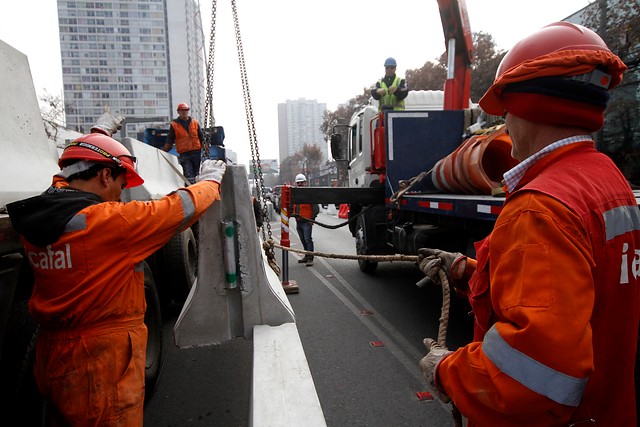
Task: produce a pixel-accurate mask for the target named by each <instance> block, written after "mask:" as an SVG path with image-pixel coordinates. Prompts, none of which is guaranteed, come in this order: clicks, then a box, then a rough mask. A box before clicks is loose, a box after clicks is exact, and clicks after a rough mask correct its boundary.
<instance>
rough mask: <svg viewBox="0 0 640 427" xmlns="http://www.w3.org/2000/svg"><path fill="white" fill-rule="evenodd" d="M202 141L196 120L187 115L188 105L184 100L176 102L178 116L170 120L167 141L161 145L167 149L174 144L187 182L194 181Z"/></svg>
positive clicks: (200, 156)
mask: <svg viewBox="0 0 640 427" xmlns="http://www.w3.org/2000/svg"><path fill="white" fill-rule="evenodd" d="M203 142H204V133H203V132H202V129H201V128H200V124H199V123H198V121H197V120H196V119H194V118H192V117H191V116H189V106H188V105H187V104H185V103H184V102H181V103H180V104H178V117H177V118H176V119H174V120H173V121H172V122H171V126H170V127H169V132H168V133H167V141H166V143H165V145H164V147H163V150H164V151H169V150H171V148H172V147H173V144H175V145H176V151H177V152H178V162H180V165H181V166H182V170H183V172H184V176H185V177H186V178H187V179H188V180H189V182H191V183H193V182H195V176H196V175H197V174H198V170H199V169H200V160H201V158H202V155H201V152H200V150H201V149H202V144H203Z"/></svg>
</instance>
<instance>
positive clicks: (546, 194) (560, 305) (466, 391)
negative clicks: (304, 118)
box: [419, 22, 640, 427]
mask: <svg viewBox="0 0 640 427" xmlns="http://www.w3.org/2000/svg"><path fill="white" fill-rule="evenodd" d="M625 69H626V66H625V65H624V64H623V63H622V61H621V60H620V59H619V58H618V57H617V56H616V55H614V54H613V53H611V51H610V50H609V49H608V48H607V46H606V44H605V43H604V41H603V40H602V39H601V38H600V37H599V36H598V35H597V34H596V33H594V32H593V31H591V30H589V29H587V28H584V27H582V26H579V25H574V24H570V23H566V22H560V23H555V24H551V25H549V26H547V27H544V28H543V29H541V30H539V31H537V32H536V33H534V34H533V35H531V36H529V37H527V38H525V39H523V40H522V41H520V42H519V43H517V44H516V45H515V46H514V47H513V48H512V49H511V51H509V52H508V53H507V55H506V56H505V57H504V59H503V60H502V63H501V64H500V66H499V69H498V72H497V76H496V80H495V82H494V84H493V85H492V86H491V87H490V88H489V90H488V91H487V93H486V94H485V95H484V97H483V98H482V99H481V100H480V106H481V107H482V108H483V110H484V111H485V112H487V113H489V114H492V115H502V116H505V120H506V128H507V130H508V133H509V135H510V137H511V139H512V141H513V149H512V156H513V157H514V158H515V159H517V160H519V161H520V163H519V164H518V165H517V166H516V167H514V168H513V169H511V170H509V171H508V172H506V173H505V174H504V178H505V187H506V190H507V196H506V200H505V204H504V206H503V209H502V212H501V213H500V215H499V217H498V219H497V221H496V223H495V225H494V228H493V231H492V232H491V234H490V236H489V237H487V238H486V239H485V240H483V241H481V242H478V243H476V245H475V248H476V256H477V261H476V260H473V259H471V258H468V257H465V256H464V255H462V254H460V253H449V252H443V251H439V250H436V249H430V248H424V249H420V250H419V254H420V255H419V260H420V261H419V265H420V268H421V269H422V271H423V272H424V273H425V274H426V275H428V276H430V277H432V278H433V279H434V280H435V279H436V274H435V273H436V272H437V271H438V269H439V268H443V269H444V270H445V272H446V273H447V275H448V278H449V281H450V283H453V286H454V288H455V289H456V290H457V291H458V292H461V293H464V294H466V295H467V296H468V297H469V301H470V303H471V306H472V308H473V313H474V316H475V323H474V325H475V327H474V329H475V331H474V332H475V333H474V342H472V343H470V344H468V345H466V346H464V347H462V348H459V349H457V350H456V351H453V352H451V351H449V350H448V349H446V348H445V347H443V346H440V345H438V344H437V343H436V342H434V341H433V340H431V339H426V340H425V345H426V346H427V350H428V353H427V356H426V357H424V358H423V359H422V360H421V362H420V369H421V370H422V372H423V375H424V376H425V378H426V379H427V381H429V382H430V383H431V384H432V386H433V387H434V391H435V392H436V394H437V395H438V396H439V397H440V398H441V399H442V400H443V401H445V402H448V401H449V400H452V401H453V403H454V404H455V405H456V407H457V408H458V409H459V410H460V412H461V413H462V414H463V415H464V416H466V417H467V418H468V420H469V424H468V425H470V426H472V425H473V426H475V425H480V426H567V425H572V426H595V425H597V426H599V427H602V426H632V425H636V401H635V390H634V365H635V363H636V346H637V343H638V341H637V339H638V322H639V320H640V270H639V269H638V265H639V263H640V214H639V210H638V206H637V202H636V199H635V197H634V195H633V192H632V191H631V189H630V188H629V184H628V183H627V181H626V180H625V178H624V176H623V175H622V173H621V172H620V171H619V170H618V169H617V167H616V166H615V165H614V164H613V162H612V161H611V160H610V159H609V158H608V157H607V156H605V155H604V154H602V153H599V152H598V151H596V149H595V147H594V142H593V140H592V139H591V133H592V132H595V131H597V130H599V129H600V128H601V127H602V126H603V120H604V110H605V107H606V105H607V101H608V98H609V94H608V91H609V90H610V89H612V88H613V87H615V86H616V85H618V84H619V83H620V81H621V79H622V75H623V72H624V71H625Z"/></svg>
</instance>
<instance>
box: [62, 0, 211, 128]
mask: <svg viewBox="0 0 640 427" xmlns="http://www.w3.org/2000/svg"><path fill="white" fill-rule="evenodd" d="M58 22H59V24H58V25H59V28H60V51H61V57H62V79H63V85H64V89H63V90H64V101H65V110H66V111H65V115H66V122H67V127H68V128H70V129H74V130H77V131H79V132H88V131H89V129H90V127H91V125H92V124H93V123H94V122H95V120H96V118H97V117H99V116H100V114H102V112H103V108H104V106H106V105H109V107H110V109H111V112H112V113H113V114H115V115H121V116H125V117H126V118H127V119H128V120H130V121H135V120H139V121H142V120H145V119H149V122H147V123H145V125H146V126H149V123H155V124H156V125H157V124H160V123H163V122H168V121H169V120H171V119H172V118H173V117H175V116H176V115H177V113H176V108H177V105H178V104H179V103H180V102H186V103H188V104H189V105H190V107H191V115H192V116H193V117H196V118H198V119H200V120H201V121H202V120H204V114H203V113H204V102H205V100H204V97H205V82H206V77H205V60H204V51H205V48H204V32H203V31H202V20H201V16H200V5H199V3H198V1H197V0H110V1H84V0H73V1H72V0H58ZM130 126H132V125H130ZM135 126H136V125H133V127H135ZM138 126H141V125H138Z"/></svg>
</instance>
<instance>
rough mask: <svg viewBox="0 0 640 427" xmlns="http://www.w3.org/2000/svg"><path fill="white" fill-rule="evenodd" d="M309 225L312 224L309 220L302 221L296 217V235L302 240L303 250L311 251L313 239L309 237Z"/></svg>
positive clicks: (311, 225)
mask: <svg viewBox="0 0 640 427" xmlns="http://www.w3.org/2000/svg"><path fill="white" fill-rule="evenodd" d="M311 227H313V224H312V223H310V222H309V221H304V220H300V219H298V218H296V230H298V236H299V237H300V241H301V242H302V247H303V248H304V250H305V251H311V252H313V239H311Z"/></svg>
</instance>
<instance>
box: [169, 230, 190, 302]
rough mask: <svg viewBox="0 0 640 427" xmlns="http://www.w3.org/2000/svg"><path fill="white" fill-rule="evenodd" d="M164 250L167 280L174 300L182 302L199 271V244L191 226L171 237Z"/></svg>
mask: <svg viewBox="0 0 640 427" xmlns="http://www.w3.org/2000/svg"><path fill="white" fill-rule="evenodd" d="M162 250H163V256H162V259H163V262H164V266H163V270H164V272H165V274H166V275H165V277H164V279H163V280H165V281H166V282H167V283H168V284H169V290H170V294H171V297H172V298H173V300H174V301H175V302H176V303H178V304H182V303H184V302H185V301H186V299H187V296H188V295H189V291H191V287H192V286H193V283H194V282H195V280H196V275H197V271H198V246H197V242H196V239H195V237H194V235H193V231H192V230H191V228H187V229H186V230H184V231H183V232H182V233H179V234H176V235H175V236H173V237H172V238H171V240H170V241H169V243H167V244H166V245H165V246H164V248H163V249H162Z"/></svg>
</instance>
